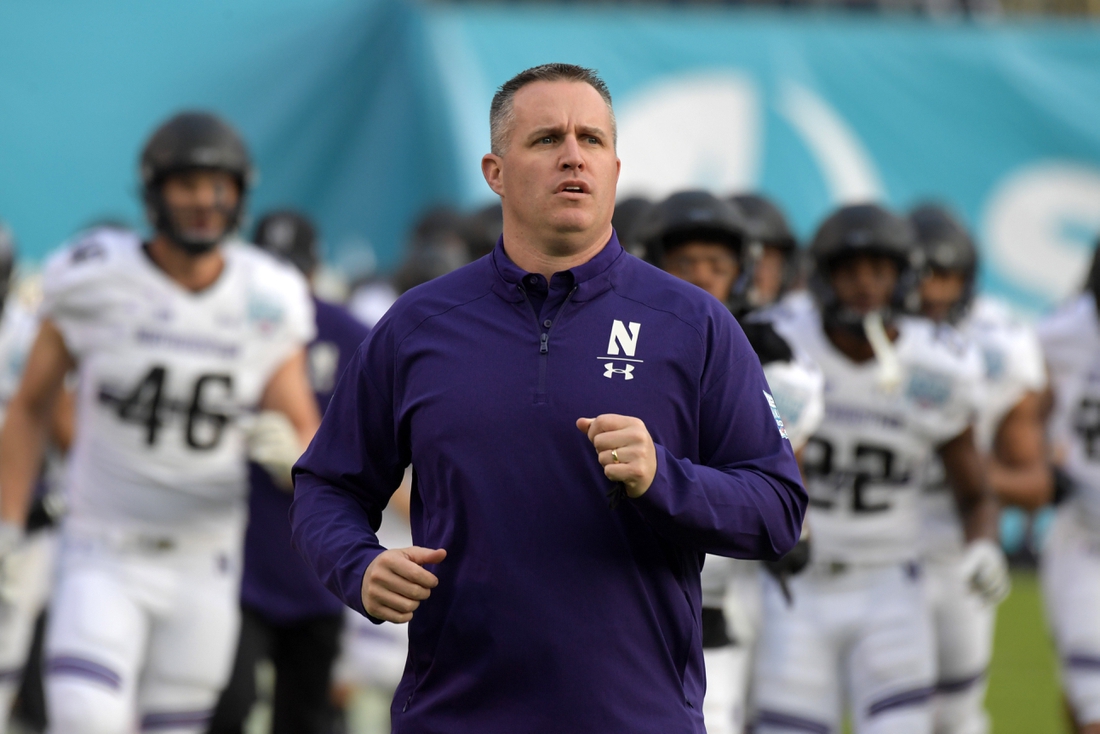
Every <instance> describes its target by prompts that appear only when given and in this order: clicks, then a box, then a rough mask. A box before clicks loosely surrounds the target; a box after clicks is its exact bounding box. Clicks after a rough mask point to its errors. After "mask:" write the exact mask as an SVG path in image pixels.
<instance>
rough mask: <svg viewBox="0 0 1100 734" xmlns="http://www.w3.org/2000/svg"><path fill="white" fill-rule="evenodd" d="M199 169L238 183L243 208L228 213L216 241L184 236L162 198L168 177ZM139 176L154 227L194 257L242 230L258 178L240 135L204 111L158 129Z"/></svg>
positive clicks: (239, 205) (144, 154)
mask: <svg viewBox="0 0 1100 734" xmlns="http://www.w3.org/2000/svg"><path fill="white" fill-rule="evenodd" d="M196 169H213V170H217V171H224V172H226V173H228V174H230V175H231V176H233V178H234V179H235V180H236V181H237V186H238V189H239V192H240V196H239V197H238V200H237V205H236V206H235V207H234V208H233V209H232V210H230V211H228V212H226V216H227V225H226V228H225V231H224V232H223V233H222V235H221V236H219V237H216V238H212V239H208V238H203V239H195V238H193V237H189V236H186V235H184V234H183V233H181V232H179V231H178V230H177V228H176V225H175V223H174V222H173V219H172V216H171V213H170V212H169V211H168V207H167V204H166V203H165V201H164V197H163V195H162V186H163V184H164V180H165V179H166V178H167V177H168V176H170V175H172V174H174V173H179V172H182V171H188V170H196ZM139 173H140V177H141V186H142V198H143V199H144V201H145V206H146V209H147V210H148V212H149V216H150V219H151V221H152V223H153V227H154V228H155V229H156V230H157V232H159V233H161V234H163V235H165V236H166V237H167V238H168V239H169V241H171V242H172V243H173V244H176V245H178V246H179V247H181V248H183V249H184V250H186V251H187V252H190V253H194V254H198V253H203V252H208V251H210V250H212V249H213V248H214V247H216V246H217V245H218V244H219V243H220V242H222V241H223V240H225V238H226V237H228V236H229V235H230V234H232V233H233V232H234V231H235V230H236V229H237V227H238V226H239V225H240V221H241V214H242V213H243V211H244V202H245V195H246V193H247V192H248V189H249V188H250V187H251V185H252V182H253V179H254V178H255V172H254V170H253V167H252V161H251V158H250V157H249V154H248V149H247V147H245V144H244V141H243V140H242V139H241V136H240V135H238V134H237V131H236V130H234V129H233V128H232V127H231V126H230V125H229V124H228V123H227V122H225V121H224V120H222V119H221V118H219V117H217V116H216V115H213V114H211V113H209V112H201V111H192V112H182V113H180V114H178V115H176V116H175V117H172V118H171V119H169V120H168V121H166V122H164V123H163V124H162V125H161V126H160V127H158V128H157V129H156V130H155V131H154V132H153V134H152V135H151V136H150V137H149V140H148V142H146V143H145V147H144V148H143V149H142V151H141V158H140V162H139Z"/></svg>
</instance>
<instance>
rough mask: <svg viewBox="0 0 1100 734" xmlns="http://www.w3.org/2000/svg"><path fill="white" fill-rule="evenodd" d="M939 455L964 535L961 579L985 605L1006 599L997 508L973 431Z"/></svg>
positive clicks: (1006, 588) (961, 436) (957, 439)
mask: <svg viewBox="0 0 1100 734" xmlns="http://www.w3.org/2000/svg"><path fill="white" fill-rule="evenodd" d="M939 454H940V459H941V460H942V461H943V467H944V471H945V472H946V474H947V481H948V483H949V484H950V485H951V487H952V489H953V490H954V492H955V502H956V504H957V506H958V508H959V516H960V518H961V519H962V522H963V529H964V531H965V534H966V541H967V546H966V551H965V555H964V557H963V562H962V573H963V577H964V578H966V579H967V582H968V584H969V586H970V588H971V589H972V590H973V591H974V592H975V593H977V594H978V595H979V596H981V597H982V598H983V599H985V600H986V601H987V602H990V603H995V602H998V601H1000V600H1001V599H1003V598H1004V597H1005V596H1007V595H1008V589H1009V586H1010V582H1009V578H1008V564H1007V562H1006V560H1005V557H1004V552H1003V551H1002V550H1001V547H1000V544H999V543H998V542H997V535H998V532H997V520H998V510H999V506H998V503H997V498H996V496H995V495H994V494H993V492H992V490H991V489H990V488H989V486H988V485H987V484H986V482H985V478H984V476H983V472H982V460H981V457H980V456H979V455H978V449H977V447H976V446H975V445H974V428H973V427H972V426H968V427H967V429H966V430H965V431H963V432H962V433H960V434H959V435H958V436H956V437H955V438H953V439H951V440H950V441H948V442H947V443H945V444H944V445H943V446H941V447H940V449H939Z"/></svg>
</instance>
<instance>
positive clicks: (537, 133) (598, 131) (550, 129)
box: [530, 125, 607, 140]
mask: <svg viewBox="0 0 1100 734" xmlns="http://www.w3.org/2000/svg"><path fill="white" fill-rule="evenodd" d="M565 130H566V127H565V126H564V125H547V126H545V127H539V128H535V129H534V130H532V131H531V134H530V139H531V140H537V139H539V138H542V137H545V136H547V135H561V134H563V133H564V132H565ZM578 134H579V135H594V136H596V137H598V138H604V139H606V138H607V133H606V132H604V131H603V128H599V127H595V126H593V125H580V126H578Z"/></svg>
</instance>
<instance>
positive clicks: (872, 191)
mask: <svg viewBox="0 0 1100 734" xmlns="http://www.w3.org/2000/svg"><path fill="white" fill-rule="evenodd" d="M779 112H780V113H781V114H782V115H783V117H785V118H786V119H787V122H789V123H791V127H793V128H794V129H795V131H796V132H797V133H798V135H799V137H801V138H802V142H804V143H805V144H806V147H807V148H809V149H810V154H811V155H813V157H814V160H815V161H816V162H817V166H818V168H819V169H820V170H821V175H822V176H824V177H825V184H826V185H827V186H828V187H829V194H830V195H831V196H832V197H833V201H835V202H837V203H838V204H849V203H851V204H855V203H860V202H864V201H881V200H882V199H883V198H884V193H885V189H884V188H883V186H882V182H881V181H880V180H879V175H878V171H877V170H876V169H875V162H874V160H873V159H872V158H871V154H870V153H868V152H867V150H866V149H865V148H864V147H863V143H862V142H860V139H859V137H858V136H857V135H856V134H855V131H854V130H852V128H851V126H849V125H848V123H847V122H846V121H845V120H844V118H843V117H841V116H840V113H839V112H837V111H836V110H835V109H834V108H833V107H832V106H831V105H830V104H829V103H828V102H826V101H825V100H824V99H823V98H822V97H820V96H818V95H817V94H816V93H815V92H814V91H813V90H811V89H808V88H806V87H804V86H802V85H801V84H796V83H795V82H791V81H788V82H785V83H784V84H783V91H782V92H781V93H780V96H779Z"/></svg>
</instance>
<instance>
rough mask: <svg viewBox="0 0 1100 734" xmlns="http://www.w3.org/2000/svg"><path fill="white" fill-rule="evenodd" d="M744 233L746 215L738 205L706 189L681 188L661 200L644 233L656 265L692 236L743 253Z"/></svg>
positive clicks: (653, 211) (649, 255)
mask: <svg viewBox="0 0 1100 734" xmlns="http://www.w3.org/2000/svg"><path fill="white" fill-rule="evenodd" d="M745 236H746V228H745V218H744V217H743V216H742V214H741V211H740V210H739V209H738V208H737V206H736V205H734V204H731V203H730V202H728V201H722V200H721V199H719V198H718V197H716V196H713V195H712V194H709V193H707V192H706V191H681V192H679V193H676V194H673V195H672V196H669V197H668V198H667V199H665V200H664V201H662V202H660V203H658V204H657V205H656V206H654V207H653V209H652V210H651V211H650V213H649V215H648V216H647V217H646V222H645V225H644V232H643V234H642V237H643V238H644V240H645V245H646V252H647V254H648V259H649V261H650V262H652V263H654V264H656V265H660V264H661V263H663V262H664V258H665V255H666V254H667V253H668V252H669V251H670V250H674V249H676V247H678V246H680V245H682V244H684V243H686V242H690V241H691V240H705V241H708V242H717V243H720V244H724V245H727V246H728V247H729V248H730V249H732V250H733V251H734V252H735V253H737V254H738V256H740V254H741V249H742V248H741V246H742V244H744V241H745Z"/></svg>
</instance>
